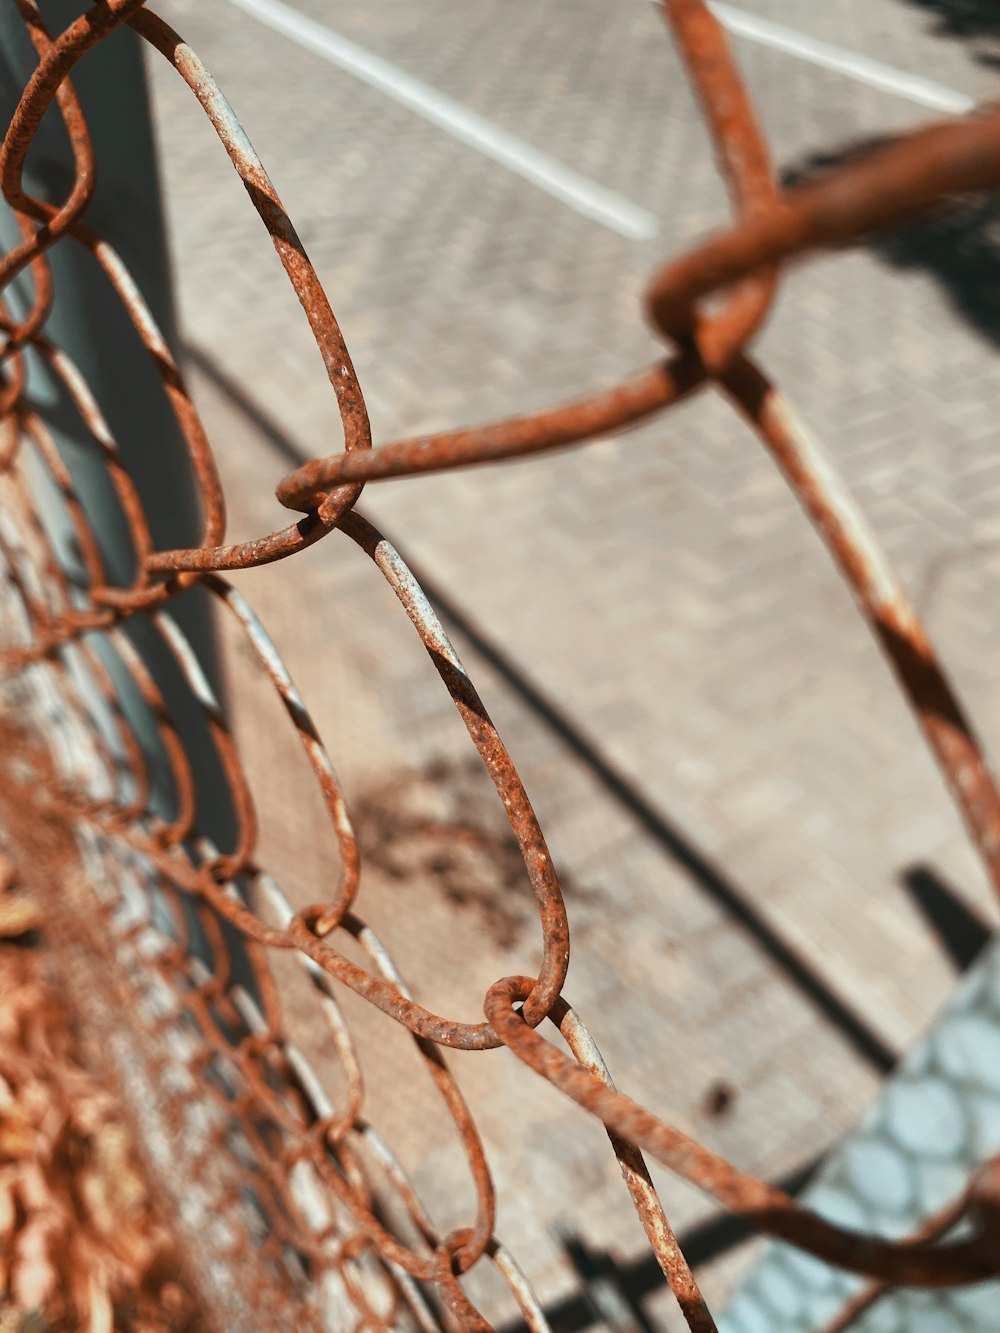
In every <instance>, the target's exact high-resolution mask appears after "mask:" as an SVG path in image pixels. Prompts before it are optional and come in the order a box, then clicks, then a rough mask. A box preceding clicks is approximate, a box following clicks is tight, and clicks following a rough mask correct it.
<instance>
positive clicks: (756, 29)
mask: <svg viewBox="0 0 1000 1333" xmlns="http://www.w3.org/2000/svg"><path fill="white" fill-rule="evenodd" d="M709 7H710V9H711V10H712V12H713V13H714V14H715V16H716V18H717V19H718V20H719V22H720V23H721V24H722V25H723V27H725V28H728V29H729V31H730V32H731V33H733V34H734V35H735V36H737V37H745V38H746V39H747V40H748V41H751V42H758V43H759V44H760V45H761V46H769V47H771V49H772V50H774V51H783V52H784V53H785V54H786V55H790V56H796V57H797V58H798V59H799V60H805V61H808V63H809V64H810V65H819V66H821V67H822V68H823V69H829V70H833V71H834V72H835V73H837V74H844V75H846V76H847V78H849V79H854V80H855V81H856V82H858V83H867V84H868V85H869V87H871V88H879V89H881V90H882V92H887V93H895V94H896V96H897V97H905V98H907V99H908V100H909V101H911V102H917V103H919V105H920V106H929V107H932V108H933V109H934V110H935V111H946V112H949V113H951V114H954V115H962V114H963V113H965V112H967V111H971V110H972V108H973V107H974V106H975V101H974V100H973V99H972V98H971V97H966V95H965V94H964V93H960V92H958V91H957V90H956V89H954V88H947V87H945V85H944V84H943V83H935V82H934V81H933V80H932V79H922V78H920V76H919V75H917V74H907V73H906V71H905V70H901V69H895V68H894V67H893V66H892V65H883V64H882V63H881V61H879V60H871V59H870V58H869V57H868V56H862V55H856V54H855V53H854V52H853V51H845V50H844V49H843V48H842V47H839V46H831V45H830V43H829V42H821V41H819V40H818V39H817V38H815V37H807V36H806V34H805V33H802V32H798V31H797V30H796V29H794V28H786V27H785V26H784V24H781V23H772V22H771V20H770V19H765V18H759V17H758V16H757V15H756V14H748V13H747V11H746V10H745V9H737V8H736V7H735V6H734V5H727V4H722V3H714V0H710V4H709Z"/></svg>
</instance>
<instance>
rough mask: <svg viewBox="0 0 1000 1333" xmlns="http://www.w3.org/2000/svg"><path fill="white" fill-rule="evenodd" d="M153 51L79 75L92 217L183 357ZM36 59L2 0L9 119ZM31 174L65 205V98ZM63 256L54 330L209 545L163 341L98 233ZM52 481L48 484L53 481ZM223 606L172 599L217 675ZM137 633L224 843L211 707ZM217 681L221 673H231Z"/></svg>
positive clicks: (150, 471)
mask: <svg viewBox="0 0 1000 1333" xmlns="http://www.w3.org/2000/svg"><path fill="white" fill-rule="evenodd" d="M83 7H84V6H83V4H82V3H81V0H48V3H46V4H44V5H43V10H44V16H45V19H46V22H47V23H48V25H49V27H50V30H51V31H53V32H59V31H61V30H62V29H63V28H65V27H66V26H67V25H68V24H69V23H71V22H72V21H73V19H75V18H76V17H78V15H79V14H80V13H81V12H82V10H83ZM140 48H141V42H140V40H139V39H138V37H136V35H135V34H134V33H133V32H131V30H129V29H127V28H123V29H121V30H119V31H117V32H114V33H112V34H111V35H110V36H109V37H107V38H105V39H104V40H103V41H101V42H100V43H99V44H98V46H97V47H96V48H95V49H94V50H93V51H92V52H90V53H89V54H88V55H87V56H86V57H85V58H84V59H83V60H82V61H81V62H80V64H79V65H78V66H77V67H76V69H75V70H74V72H73V83H74V86H75V88H76V91H77V94H78V96H79V98H80V102H81V105H82V107H83V111H84V114H85V116H86V120H87V123H88V126H89V128H90V132H91V136H92V139H93V142H94V149H95V157H96V161H97V188H96V191H95V194H94V198H93V201H92V203H91V204H90V206H89V208H88V210H87V221H88V223H89V224H90V225H91V226H93V227H94V229H95V230H96V231H98V232H99V234H100V235H101V236H102V237H104V238H105V239H106V240H108V241H109V242H110V243H111V244H112V245H113V246H114V247H115V248H116V250H118V252H119V254H120V255H121V256H122V258H123V260H124V261H125V263H126V264H127V266H128V268H129V270H130V272H131V274H132V276H133V278H134V279H135V281H136V282H137V284H138V287H139V289H140V291H141V292H142V294H143V296H144V298H145V300H146V301H147V303H148V305H149V307H150V310H151V312H152V314H153V316H154V318H155V319H156V320H157V322H158V324H159V326H160V329H161V331H162V333H163V335H164V337H165V339H166V341H167V343H168V345H169V346H170V347H171V350H172V351H173V353H174V355H175V357H176V356H177V353H178V338H177V329H176V318H175V309H174V303H173V299H172V293H171V282H170V268H169V262H168V257H167V246H166V235H165V227H164V221H163V211H162V204H161V195H160V186H159V180H158V175H157V165H156V153H155V146H154V139H153V130H152V123H151V117H150V108H149V96H148V89H147V85H146V78H145V70H144V66H143V58H142V51H141V49H140ZM36 63H37V56H36V54H35V52H34V49H33V48H32V46H31V43H30V42H29V40H28V39H27V37H26V35H25V31H24V24H23V21H22V20H21V18H20V16H19V15H18V13H17V10H16V8H15V6H14V3H13V0H0V115H2V116H3V117H4V123H5V124H6V123H8V122H9V119H10V116H11V114H12V113H13V111H14V108H15V107H16V105H17V101H18V99H19V97H20V95H21V92H22V90H23V88H24V85H25V83H26V81H27V79H28V77H29V76H30V73H31V71H32V69H33V68H34V66H35V64H36ZM24 179H25V186H26V188H27V190H28V192H29V193H31V194H33V195H35V196H36V197H39V198H41V199H44V200H46V201H47V202H51V203H58V202H61V201H62V200H63V199H64V198H65V197H66V195H67V194H68V192H69V190H70V187H71V184H72V180H73V166H72V154H71V150H70V144H69V140H68V137H67V135H66V132H65V129H64V127H63V124H62V121H61V118H60V115H59V112H58V109H57V108H56V107H55V106H53V107H51V108H50V109H49V111H48V112H47V114H46V116H45V118H44V120H43V122H42V125H41V127H40V129H39V132H38V135H37V137H36V139H35V142H34V144H33V146H32V148H31V151H30V153H29V155H28V159H27V162H26V167H25V176H24ZM17 235H18V233H17V228H16V224H15V222H14V219H13V217H12V215H11V213H10V210H9V209H8V208H7V207H6V205H2V207H0V244H2V245H4V246H5V247H6V246H8V245H10V244H11V243H13V241H14V240H16V239H17ZM48 259H49V262H50V264H51V268H52V273H53V278H54V289H55V300H54V304H53V307H52V311H51V313H50V315H49V317H48V319H47V321H46V324H45V333H46V334H47V336H48V337H50V338H51V340H52V341H53V342H54V343H55V344H56V345H58V346H59V347H61V348H62V349H64V350H65V351H66V353H67V354H68V355H69V356H70V357H71V358H72V360H73V361H74V362H75V364H76V365H77V367H78V368H79V369H80V371H81V372H82V374H83V375H84V377H85V379H86V381H87V383H88V385H89V386H90V388H91V390H92V392H93V393H94V396H95V398H96V399H97V401H98V403H99V404H100V407H101V410H102V412H103V414H104V416H105V418H106V420H107V422H108V425H109V427H110V429H111V432H112V434H113V436H114V438H115V440H116V442H117V444H118V447H119V450H120V453H121V456H122V458H123V460H124V462H125V464H126V466H127V467H128V469H129V471H130V473H131V475H132V477H133V479H134V481H135V483H136V486H137V488H138V490H139V495H140V498H141V499H142V501H143V504H144V507H145V509H146V512H147V515H148V520H149V523H150V527H151V531H152V535H153V539H154V541H155V542H156V544H157V545H158V546H171V547H172V546H187V545H191V544H193V543H196V542H197V541H198V535H199V523H200V516H199V512H198V503H197V499H196V491H195V487H194V485H193V481H192V470H191V467H190V463H189V460H188V455H187V449H186V446H185V444H184V441H183V439H182V437H181V434H180V431H179V429H178V427H177V424H176V421H175V419H174V416H173V413H172V411H171V408H170V406H169V403H168V402H167V399H166V397H165V395H164V392H163V388H162V385H161V382H160V379H159V376H158V374H157V372H156V370H155V368H154V366H153V364H152V361H151V358H150V356H149V354H148V352H147V351H146V349H145V348H144V347H143V345H142V343H141V341H140V339H139V338H138V336H137V334H136V332H135V330H134V328H133V326H132V323H131V320H130V319H129V317H128V315H127V313H126V311H125V310H124V309H123V307H122V305H121V302H120V300H119V298H118V297H117V295H116V293H115V292H114V291H113V289H112V288H111V285H110V283H109V282H108V279H107V278H106V276H105V275H104V273H103V272H102V271H101V269H100V266H99V265H98V264H97V262H96V261H95V259H94V258H93V256H92V255H90V254H89V253H88V251H87V250H86V249H85V248H84V247H83V246H81V245H78V244H76V243H75V242H74V241H72V240H71V239H65V240H62V241H60V242H59V243H58V244H57V245H56V246H54V247H53V248H52V250H50V251H49V252H48ZM31 292H32V287H31V279H30V277H29V276H28V275H21V277H20V278H19V279H18V280H17V281H16V283H15V284H14V289H13V290H12V291H11V292H8V293H7V294H6V295H7V299H8V300H9V301H10V302H11V305H12V306H13V307H14V309H15V311H17V308H18V306H19V305H20V306H21V308H23V307H24V306H26V304H27V302H28V301H29V300H30V297H31ZM28 363H29V370H28V398H29V401H30V403H31V405H32V407H33V408H34V409H35V410H37V411H38V413H39V414H40V416H41V417H42V419H43V420H44V422H45V423H46V425H47V427H48V429H49V430H50V431H51V433H52V436H53V438H54V440H55V442H56V445H57V447H58V449H59V451H60V453H61V454H62V456H63V458H64V459H65V461H66V464H67V466H68V467H69V468H70V471H71V473H72V476H73V479H74V484H75V487H76V490H77V493H78V495H79V497H80V499H81V501H82V503H83V506H84V509H85V511H86V513H87V516H88V518H89V520H90V522H91V525H92V527H93V529H94V532H95V534H96V537H97V541H98V544H99V548H100V550H101V554H102V557H103V559H104V563H105V569H106V571H107V575H108V578H109V580H110V581H112V582H114V583H120V584H127V583H128V582H129V581H130V579H131V577H132V573H133V570H134V552H133V550H132V544H131V540H130V537H129V532H128V527H127V524H126V523H125V520H124V516H123V514H122V513H121V510H120V507H119V504H118V501H117V498H116V496H115V493H114V489H113V487H112V484H111V481H110V479H109V476H108V473H107V470H106V468H105V466H104V464H103V462H102V460H101V458H100V456H99V454H98V452H97V450H96V449H95V448H94V447H93V444H92V443H91V442H90V440H89V438H88V435H87V432H86V429H85V427H84V424H83V422H82V421H81V420H80V417H79V415H78V414H77V412H76V410H75V408H74V406H73V404H72V403H71V401H70V400H69V398H68V395H67V393H66V391H65V388H64V387H63V385H62V384H61V382H60V381H59V379H58V378H57V377H56V376H55V375H54V374H53V373H52V372H51V370H50V369H49V367H48V366H47V365H46V363H45V362H44V360H43V359H42V358H41V357H40V356H37V355H34V354H32V353H31V352H29V353H28ZM39 486H41V487H42V488H44V486H45V482H44V480H43V479H42V478H39ZM41 507H42V510H43V517H44V518H45V520H46V522H47V523H48V525H49V535H50V538H51V539H52V541H53V544H54V546H55V548H56V550H57V553H58V555H59V559H60V562H61V563H62V565H63V567H64V568H65V569H66V571H67V573H68V574H69V575H70V577H71V578H76V579H81V578H82V570H81V568H80V561H79V555H78V553H77V552H76V550H75V546H74V542H73V540H72V532H71V531H70V529H69V525H68V524H67V523H66V522H65V521H62V522H60V518H59V514H60V510H59V507H58V506H57V505H55V504H50V505H44V504H43V505H42V506H41ZM207 603H208V599H207V597H206V596H205V595H204V594H202V593H200V592H199V591H197V590H193V591H192V592H189V593H185V594H184V595H183V596H182V597H181V598H179V599H178V600H177V601H176V602H175V603H174V604H173V605H172V607H171V613H172V614H173V615H174V616H175V617H176V619H177V620H178V622H179V623H180V625H181V628H182V629H183V631H184V633H185V634H186V635H187V637H188V638H189V639H190V640H191V642H192V644H193V646H194V648H195V650H196V652H197V654H198V656H199V658H200V660H201V661H202V663H203V664H205V666H206V670H207V674H208V675H209V677H210V678H211V677H212V676H213V675H214V674H215V672H214V652H213V648H212V627H211V615H210V609H209V607H208V604H207ZM127 632H128V633H129V634H130V636H131V637H132V638H133V640H134V641H135V642H136V644H137V646H138V647H139V648H140V651H141V652H142V654H143V657H144V659H145V660H146V663H147V665H148V666H149V668H150V670H151V671H152V672H153V674H154V676H155V677H156V679H157V681H158V683H159V684H160V686H161V688H162V690H163V692H164V697H165V699H166V702H167V706H168V708H169V709H170V711H171V715H172V717H173V719H174V721H175V723H176V724H177V726H178V729H179V731H180V733H181V736H182V739H183V740H184V743H185V746H186V747H187V750H188V753H189V756H190V759H191V762H192V767H193V769H194V772H195V774H196V775H197V777H198V779H199V781H198V788H199V792H198V801H199V810H198V825H199V827H200V829H201V830H202V831H203V832H206V833H207V834H209V836H210V837H211V838H212V839H213V841H215V842H216V843H218V844H219V845H221V846H226V845H228V842H229V839H230V838H231V836H232V830H233V816H232V810H231V806H230V803H229V800H228V797H227V795H226V784H225V783H224V782H223V781H221V773H220V772H219V771H218V763H217V759H216V755H215V751H214V747H213V746H212V744H211V741H210V739H209V737H208V734H207V731H206V729H205V726H204V724H203V720H202V718H201V715H200V713H199V712H198V709H197V708H196V706H195V705H194V704H193V701H192V700H191V699H190V697H189V695H188V693H187V691H186V690H185V689H184V688H182V686H181V685H180V682H179V679H178V675H177V672H176V669H175V667H174V665H173V663H172V660H171V658H170V655H169V653H168V652H167V651H166V650H164V648H163V646H162V644H160V642H159V640H158V637H157V636H156V635H155V633H153V632H152V630H151V628H150V626H149V625H148V624H147V623H145V619H144V617H141V616H140V617H136V618H135V619H134V620H133V621H131V622H130V623H129V626H128V630H127ZM104 656H105V660H106V661H107V665H108V667H109V669H110V670H112V672H113V673H114V674H115V677H116V683H117V684H119V685H120V688H121V693H122V703H123V707H124V709H125V711H126V714H127V716H129V718H130V721H132V722H133V724H134V726H135V729H136V731H137V734H138V737H139V741H140V744H141V745H142V746H143V749H144V751H145V752H146V758H147V762H148V763H149V764H150V767H151V771H152V775H153V778H154V783H153V796H152V801H153V805H154V808H158V809H159V812H160V813H163V812H164V808H165V807H166V806H167V805H168V804H169V802H170V793H169V783H168V782H167V780H166V777H165V770H164V765H163V756H162V751H161V747H160V744H159V741H158V739H157V738H156V735H155V732H154V731H153V729H152V728H151V726H150V720H149V718H148V717H147V716H146V714H145V710H144V709H143V707H142V706H141V704H140V703H139V701H138V699H137V698H136V697H135V693H134V691H133V690H132V688H131V684H130V682H129V680H128V678H127V676H123V673H122V671H121V669H120V666H119V664H118V663H117V662H116V661H115V660H113V659H112V657H110V656H109V655H108V654H107V653H105V654H104ZM213 683H215V685H216V687H217V686H218V681H217V680H216V681H214V682H213Z"/></svg>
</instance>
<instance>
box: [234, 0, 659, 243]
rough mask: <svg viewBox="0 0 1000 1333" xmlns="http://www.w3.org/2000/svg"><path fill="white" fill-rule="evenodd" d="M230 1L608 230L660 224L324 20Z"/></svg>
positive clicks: (274, 5)
mask: <svg viewBox="0 0 1000 1333" xmlns="http://www.w3.org/2000/svg"><path fill="white" fill-rule="evenodd" d="M230 4H233V5H235V6H236V7H237V8H238V9H242V10H243V11H244V12H245V13H247V14H252V15H253V17H254V18H256V19H258V20H259V21H260V22H261V23H263V24H266V25H267V27H269V28H271V29H273V30H274V31H275V32H279V33H281V34H282V36H284V37H288V38H290V39H291V40H292V41H293V42H297V43H298V44H299V45H300V46H304V47H306V48H307V50H310V51H313V52H315V53H316V55H319V56H322V57H323V59H324V60H328V61H329V62H330V64H331V65H336V66H338V68H340V69H342V70H346V71H347V73H349V74H353V75H354V77H355V78H357V79H360V80H361V81H362V82H363V83H367V84H368V85H369V86H370V87H372V88H377V89H378V90H379V92H382V93H385V95H386V96H387V97H391V98H392V99H393V100H394V101H396V102H399V103H401V104H402V105H403V106H405V107H409V108H410V110H411V111H415V112H417V114H418V115H420V116H423V117H424V119H425V120H429V121H430V122H431V123H432V124H434V125H437V126H438V127H439V128H440V129H442V130H444V131H445V132H446V133H448V134H450V135H451V136H452V137H453V138H455V139H458V140H460V141H461V142H462V143H464V144H468V145H469V146H470V147H471V148H475V149H477V151H478V152H480V153H482V154H483V155H484V156H485V157H489V158H492V160H493V161H494V162H499V163H500V165H501V166H504V167H506V168H507V169H508V171H512V172H514V174H515V175H517V176H520V177H521V178H522V179H523V180H526V181H530V182H531V184H532V185H535V186H537V187H538V189H540V190H544V191H545V193H546V194H549V195H551V196H552V197H553V198H554V199H558V200H559V201H560V203H563V204H566V205H568V206H569V207H570V208H572V209H575V210H576V212H577V213H582V214H583V216H584V217H588V218H591V219H592V220H593V221H594V222H599V223H600V224H601V226H603V227H607V228H608V229H609V230H610V231H614V232H617V233H618V235H619V236H626V237H628V239H629V240H632V241H643V240H648V239H649V238H650V237H651V236H655V235H656V232H657V230H658V222H657V218H656V215H655V213H651V212H650V211H649V210H648V209H645V208H640V207H639V205H638V204H634V203H633V202H632V201H631V199H626V198H625V197H624V196H623V195H620V194H616V193H615V192H614V191H613V190H607V189H605V188H604V186H603V185H598V184H596V183H595V182H594V181H591V180H587V178H586V177H585V176H580V175H578V174H577V173H576V172H575V171H571V170H570V169H569V167H564V166H563V165H562V163H561V162H556V161H555V160H554V159H553V158H551V157H547V156H546V155H545V154H544V153H540V152H539V151H538V149H537V148H532V147H531V145H530V144H527V143H524V141H523V140H521V139H518V138H516V137H515V136H514V135H513V134H508V133H507V132H506V130H502V129H500V128H499V127H498V126H496V125H494V124H492V123H491V122H490V121H488V120H486V118H485V117H483V116H479V115H477V114H476V113H475V112H474V111H469V110H468V109H467V108H466V107H464V106H462V105H461V103H459V102H456V101H454V100H453V99H452V98H450V97H446V96H445V95H444V93H439V92H438V91H437V90H436V89H435V88H431V87H430V86H429V85H428V84H426V83H421V81H420V80H419V79H415V78H413V77H412V76H411V75H409V74H407V73H405V72H404V71H403V70H401V69H399V68H397V67H396V66H395V65H392V64H390V63H389V61H388V60H383V59H382V57H381V56H377V55H375V54H374V53H373V52H371V51H368V50H366V48H365V47H363V46H358V45H357V44H356V43H355V42H352V41H349V40H348V39H347V38H346V37H341V36H340V34H339V33H336V32H333V31H332V30H331V29H330V28H327V27H325V26H324V25H323V24H322V23H317V22H316V21H315V19H311V18H308V17H307V16H306V15H305V14H301V13H299V11H298V10H297V9H293V8H292V7H291V5H286V4H283V3H282V0H230Z"/></svg>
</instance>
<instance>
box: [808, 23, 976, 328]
mask: <svg viewBox="0 0 1000 1333" xmlns="http://www.w3.org/2000/svg"><path fill="white" fill-rule="evenodd" d="M995 15H996V22H997V30H998V31H1000V0H998V3H997V4H996V6H995ZM998 61H1000V57H998ZM887 142H889V141H888V140H886V139H867V140H862V141H858V142H854V143H850V144H847V145H845V146H844V147H842V148H840V149H838V150H835V151H833V152H825V153H817V154H814V155H813V156H811V157H808V158H805V159H804V160H803V161H801V162H798V163H795V164H793V165H792V166H791V167H788V168H786V169H785V170H784V171H783V172H782V174H781V184H782V186H783V187H784V188H786V189H788V188H790V187H794V186H796V185H802V184H805V183H806V182H807V181H811V180H814V179H816V178H819V177H821V176H822V175H824V174H825V173H826V172H828V171H830V170H832V169H833V168H834V167H838V166H841V165H843V164H844V163H847V162H851V161H857V160H859V159H861V158H863V157H866V156H867V155H868V154H869V153H872V152H874V151H875V150H876V149H878V148H881V147H884V146H885V144H886V143H887ZM865 243H866V244H867V247H868V249H869V250H870V251H871V253H872V254H874V255H876V256H877V257H878V258H879V259H881V260H883V261H884V262H885V263H886V264H889V265H891V266H892V267H893V268H898V269H905V270H909V271H914V270H923V271H924V272H925V273H927V274H929V275H930V276H931V277H932V278H933V279H934V280H935V281H936V282H937V283H938V285H939V286H940V287H941V289H942V291H943V292H944V294H945V296H946V297H947V298H948V301H949V303H950V304H951V306H952V309H953V310H954V311H955V313H956V315H958V316H959V318H961V319H962V320H963V321H964V322H965V323H966V324H968V325H969V327H970V328H972V329H974V330H975V331H976V332H977V333H978V334H979V335H980V336H981V337H983V338H985V339H987V340H988V341H989V342H991V343H993V344H994V345H998V346H1000V194H997V193H990V194H976V195H963V196H961V197H960V198H958V199H956V200H954V201H953V202H952V203H950V204H944V205H942V206H940V207H939V208H937V209H935V210H934V211H933V212H931V213H930V214H928V215H927V216H926V217H923V218H919V219H917V220H915V221H913V222H909V223H904V224H903V225H902V226H899V227H896V228H895V229H894V230H892V231H890V232H885V233H883V234H881V235H873V236H870V237H869V238H868V239H867V241H866V242H865Z"/></svg>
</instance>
